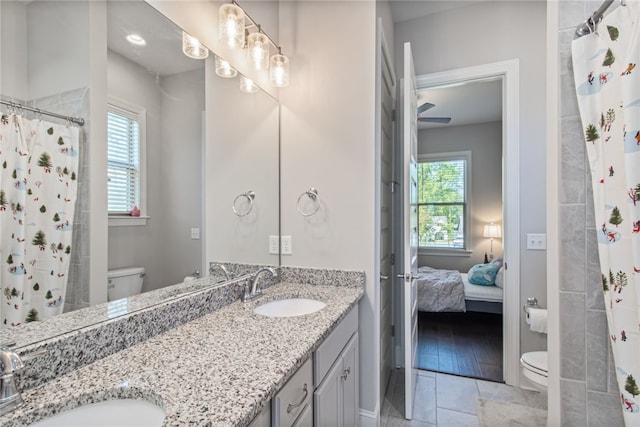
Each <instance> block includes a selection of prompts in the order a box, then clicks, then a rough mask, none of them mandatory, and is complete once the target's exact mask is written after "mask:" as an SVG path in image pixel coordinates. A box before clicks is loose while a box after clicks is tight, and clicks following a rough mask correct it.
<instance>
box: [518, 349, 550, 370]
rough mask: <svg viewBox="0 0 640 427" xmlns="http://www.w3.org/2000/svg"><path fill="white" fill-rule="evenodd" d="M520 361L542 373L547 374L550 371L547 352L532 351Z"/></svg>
mask: <svg viewBox="0 0 640 427" xmlns="http://www.w3.org/2000/svg"><path fill="white" fill-rule="evenodd" d="M520 359H521V360H522V362H523V363H525V364H527V365H529V366H530V367H532V368H534V369H537V370H538V371H542V372H544V373H545V374H546V373H547V372H548V370H549V360H548V358H547V352H546V351H531V352H529V353H525V354H523V355H522V357H521V358H520Z"/></svg>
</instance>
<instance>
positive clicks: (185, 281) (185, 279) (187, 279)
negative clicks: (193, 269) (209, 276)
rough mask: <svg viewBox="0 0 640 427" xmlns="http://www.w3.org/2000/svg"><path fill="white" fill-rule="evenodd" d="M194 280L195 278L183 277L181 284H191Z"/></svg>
mask: <svg viewBox="0 0 640 427" xmlns="http://www.w3.org/2000/svg"><path fill="white" fill-rule="evenodd" d="M194 280H196V278H195V277H193V276H187V277H185V278H184V279H183V280H182V282H183V283H187V282H193V281H194Z"/></svg>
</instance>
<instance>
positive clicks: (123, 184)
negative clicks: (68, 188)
mask: <svg viewBox="0 0 640 427" xmlns="http://www.w3.org/2000/svg"><path fill="white" fill-rule="evenodd" d="M107 140H108V165H107V173H108V176H109V183H108V194H109V199H108V206H109V213H110V214H125V213H129V212H130V211H131V209H132V208H133V207H134V206H138V207H139V206H140V124H139V121H138V117H137V114H136V113H132V112H129V111H126V110H122V109H119V108H117V107H115V106H112V105H109V111H108V113H107Z"/></svg>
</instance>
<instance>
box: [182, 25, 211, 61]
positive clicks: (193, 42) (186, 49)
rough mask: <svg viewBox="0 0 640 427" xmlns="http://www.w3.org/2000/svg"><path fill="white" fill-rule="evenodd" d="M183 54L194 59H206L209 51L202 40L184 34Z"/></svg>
mask: <svg viewBox="0 0 640 427" xmlns="http://www.w3.org/2000/svg"><path fill="white" fill-rule="evenodd" d="M182 53H184V54H185V55H186V56H188V57H189V58H193V59H206V58H207V57H208V56H209V49H207V48H206V47H204V45H203V44H202V43H200V40H198V39H197V38H195V37H193V36H190V35H189V34H187V33H185V32H184V31H183V32H182Z"/></svg>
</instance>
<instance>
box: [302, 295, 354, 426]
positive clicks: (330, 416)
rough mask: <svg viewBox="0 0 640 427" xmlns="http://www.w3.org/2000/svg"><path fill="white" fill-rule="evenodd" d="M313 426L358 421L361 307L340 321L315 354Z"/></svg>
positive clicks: (337, 424)
mask: <svg viewBox="0 0 640 427" xmlns="http://www.w3.org/2000/svg"><path fill="white" fill-rule="evenodd" d="M314 358H315V363H314V373H315V384H316V389H315V391H314V393H313V409H314V423H313V425H314V426H317V427H325V426H326V427H341V426H345V427H348V426H355V425H357V424H358V410H359V406H360V405H359V400H358V397H359V396H358V391H359V390H358V371H359V370H358V308H357V307H355V308H354V309H353V310H351V311H350V312H349V313H348V314H347V316H346V317H345V318H344V319H343V320H342V321H341V322H340V324H339V325H338V326H337V327H336V329H335V330H334V331H333V332H332V333H331V335H329V337H328V338H327V339H326V340H325V341H324V342H323V343H322V344H321V345H320V347H318V349H317V350H316V352H315V354H314Z"/></svg>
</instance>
